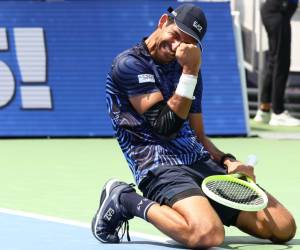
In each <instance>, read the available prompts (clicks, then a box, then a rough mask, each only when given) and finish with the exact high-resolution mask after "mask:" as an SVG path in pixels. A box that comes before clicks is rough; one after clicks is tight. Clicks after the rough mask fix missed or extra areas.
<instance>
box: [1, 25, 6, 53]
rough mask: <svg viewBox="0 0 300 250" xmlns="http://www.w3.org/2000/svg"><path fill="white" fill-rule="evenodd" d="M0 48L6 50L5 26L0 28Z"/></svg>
mask: <svg viewBox="0 0 300 250" xmlns="http://www.w3.org/2000/svg"><path fill="white" fill-rule="evenodd" d="M0 50H8V42H7V34H6V29H5V28H0Z"/></svg>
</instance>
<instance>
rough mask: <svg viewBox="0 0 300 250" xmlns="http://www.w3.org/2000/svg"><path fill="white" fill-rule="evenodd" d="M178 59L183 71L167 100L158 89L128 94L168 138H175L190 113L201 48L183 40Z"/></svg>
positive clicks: (136, 106)
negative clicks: (139, 93) (145, 92)
mask: <svg viewBox="0 0 300 250" xmlns="http://www.w3.org/2000/svg"><path fill="white" fill-rule="evenodd" d="M176 59H177V61H178V63H179V64H180V65H181V66H182V75H181V77H180V79H179V83H178V85H177V88H176V90H175V93H174V95H173V96H172V97H171V98H170V99H169V100H166V101H164V100H163V96H162V93H161V92H159V91H156V92H154V93H149V94H142V95H137V96H131V97H130V98H129V100H130V103H131V104H132V106H133V107H134V108H135V110H136V111H137V112H138V113H139V114H142V115H144V117H145V118H146V119H147V121H148V122H149V124H150V125H151V126H152V128H153V130H154V132H156V133H157V134H159V135H162V136H166V138H172V135H174V134H175V133H176V132H177V131H178V130H179V129H180V127H181V126H182V124H183V122H184V121H185V120H186V119H187V117H188V114H189V111H190V108H191V104H192V99H193V93H194V89H195V86H196V83H197V77H198V72H199V68H200V63H201V54H200V49H199V48H198V47H197V46H195V45H192V44H185V43H181V44H180V45H179V46H178V48H177V49H176Z"/></svg>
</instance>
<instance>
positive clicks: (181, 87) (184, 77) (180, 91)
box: [175, 73, 198, 100]
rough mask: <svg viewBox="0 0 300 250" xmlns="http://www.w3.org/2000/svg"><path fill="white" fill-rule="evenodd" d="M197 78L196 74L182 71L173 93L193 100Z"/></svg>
mask: <svg viewBox="0 0 300 250" xmlns="http://www.w3.org/2000/svg"><path fill="white" fill-rule="evenodd" d="M197 78H198V77H197V76H194V75H188V74H184V73H182V74H181V77H180V79H179V83H178V85H177V88H176V90H175V93H176V94H177V95H179V96H183V97H186V98H188V99H191V100H193V96H194V90H195V88H196V84H197Z"/></svg>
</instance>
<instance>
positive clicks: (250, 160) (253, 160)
mask: <svg viewBox="0 0 300 250" xmlns="http://www.w3.org/2000/svg"><path fill="white" fill-rule="evenodd" d="M256 163H257V157H256V155H248V157H247V161H246V164H247V165H250V166H254V165H256Z"/></svg>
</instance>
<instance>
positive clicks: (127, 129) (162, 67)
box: [106, 41, 209, 184]
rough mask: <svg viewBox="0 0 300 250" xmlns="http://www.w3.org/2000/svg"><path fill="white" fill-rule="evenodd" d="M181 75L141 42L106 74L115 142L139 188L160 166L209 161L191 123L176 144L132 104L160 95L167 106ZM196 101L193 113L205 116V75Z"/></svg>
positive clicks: (118, 58) (117, 58) (116, 59)
mask: <svg viewBox="0 0 300 250" xmlns="http://www.w3.org/2000/svg"><path fill="white" fill-rule="evenodd" d="M181 72H182V68H181V66H180V65H179V64H178V62H177V61H176V60H174V61H172V62H171V63H168V64H158V63H156V62H155V61H154V60H153V59H152V58H151V56H150V54H149V51H148V49H147V47H146V44H145V43H144V41H142V42H141V43H139V44H137V45H136V46H134V47H133V48H131V49H128V50H126V51H124V52H123V53H121V54H119V55H118V56H117V57H116V58H115V59H114V61H113V64H112V67H111V71H110V72H109V73H108V76H107V82H106V101H107V106H108V112H109V115H110V118H111V121H112V125H113V128H114V131H115V136H116V138H117V140H118V142H119V144H120V147H121V149H122V151H123V153H124V156H125V158H126V160H127V162H128V164H129V167H130V169H131V171H132V173H133V175H134V177H135V181H136V183H137V184H139V183H140V182H141V180H142V179H143V178H144V177H145V176H146V175H147V173H148V171H149V170H153V169H155V168H157V167H159V166H163V165H191V164H193V163H194V162H196V161H198V160H201V159H207V158H208V157H209V153H208V152H207V151H206V150H205V149H204V147H203V145H202V144H201V143H200V142H198V141H197V138H196V135H195V133H194V131H193V130H192V129H191V127H190V125H189V123H188V121H185V122H184V124H183V126H182V128H181V129H180V130H179V132H178V133H177V135H176V137H175V138H172V139H170V140H163V139H162V138H161V136H159V135H157V134H155V133H154V132H153V130H152V129H151V127H150V125H149V123H148V122H147V121H146V119H145V118H144V117H143V115H140V114H139V113H138V112H137V111H136V110H135V109H134V108H133V106H132V105H131V104H130V101H129V98H130V97H133V96H137V95H142V94H147V93H153V92H157V91H161V93H162V95H163V97H164V100H165V101H167V100H168V99H169V98H170V97H171V96H172V95H173V94H174V91H175V89H176V86H177V84H178V82H179V78H180V76H181ZM194 96H195V99H194V100H193V103H192V106H191V109H190V113H201V99H202V78H201V74H199V77H198V83H197V86H196V89H195V92H194Z"/></svg>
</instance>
